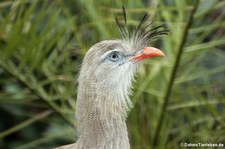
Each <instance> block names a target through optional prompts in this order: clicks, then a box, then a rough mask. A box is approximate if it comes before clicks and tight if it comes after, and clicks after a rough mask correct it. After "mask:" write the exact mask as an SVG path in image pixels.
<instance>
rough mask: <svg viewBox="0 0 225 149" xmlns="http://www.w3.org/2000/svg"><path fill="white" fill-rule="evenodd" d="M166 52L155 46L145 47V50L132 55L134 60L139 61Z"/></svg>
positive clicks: (160, 55) (162, 54)
mask: <svg viewBox="0 0 225 149" xmlns="http://www.w3.org/2000/svg"><path fill="white" fill-rule="evenodd" d="M162 56H165V54H164V53H163V52H162V51H161V50H159V49H157V48H155V47H145V48H144V50H143V52H142V53H140V54H138V55H135V56H134V57H132V59H133V60H136V61H139V60H143V59H146V58H151V57H162Z"/></svg>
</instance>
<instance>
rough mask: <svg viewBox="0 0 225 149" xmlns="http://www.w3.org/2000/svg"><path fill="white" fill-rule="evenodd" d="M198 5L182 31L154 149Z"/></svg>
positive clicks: (154, 139) (197, 2)
mask: <svg viewBox="0 0 225 149" xmlns="http://www.w3.org/2000/svg"><path fill="white" fill-rule="evenodd" d="M198 4H199V0H196V1H195V4H194V6H193V9H192V11H191V14H190V17H189V19H188V22H187V25H186V27H185V29H184V33H183V36H182V38H181V43H180V45H179V47H178V52H177V56H176V60H175V62H174V65H173V68H172V72H171V75H170V79H169V83H168V86H167V90H166V92H165V95H164V98H163V105H162V109H161V113H160V117H159V121H158V125H157V128H156V131H155V134H154V136H153V142H152V145H153V148H155V147H156V146H157V145H158V141H159V136H160V133H161V130H162V126H163V123H164V119H165V116H166V113H167V112H166V109H167V106H168V104H169V100H170V95H171V91H172V88H173V84H174V80H175V78H176V73H177V70H178V67H179V64H180V60H181V56H182V54H183V52H184V50H183V49H184V46H185V43H186V40H187V37H188V30H189V28H190V27H191V25H192V21H193V18H194V14H195V12H196V10H197V8H198Z"/></svg>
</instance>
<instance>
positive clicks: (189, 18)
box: [0, 0, 225, 149]
mask: <svg viewBox="0 0 225 149" xmlns="http://www.w3.org/2000/svg"><path fill="white" fill-rule="evenodd" d="M122 5H125V7H126V9H127V15H128V24H129V25H130V26H134V25H137V24H138V22H139V20H140V19H141V16H142V15H143V14H144V13H148V14H150V16H151V20H149V22H150V21H153V24H155V25H159V24H162V23H166V24H167V25H168V26H169V28H170V34H169V35H168V36H167V37H163V38H162V40H160V41H157V42H154V43H152V44H153V45H154V46H156V47H158V48H161V49H163V50H164V51H165V53H166V55H167V57H166V58H164V59H154V60H147V61H145V64H144V65H143V66H141V67H140V69H139V72H138V75H137V77H136V80H137V81H136V82H135V83H134V95H133V96H132V97H131V99H132V101H133V102H134V105H135V107H134V109H133V110H132V111H131V112H130V114H129V117H128V121H127V124H128V129H129V130H128V131H129V138H130V142H131V147H132V148H133V149H151V148H157V147H159V148H174V149H176V148H180V146H179V144H180V143H185V142H186V143H189V142H191V143H198V142H201V143H223V144H224V146H225V50H224V49H225V34H224V33H225V9H224V7H225V1H221V0H214V1H211V0H201V1H198V0H196V1H191V0H161V1H160V0H150V1H147V0H143V1H138V0H136V1H135V0H131V1H119V0H117V1H116V0H101V1H94V0H66V1H65V0H32V1H30V0H15V1H6V0H5V1H1V2H0V121H1V123H0V148H2V149H11V148H17V149H26V148H32V149H33V148H40V149H42V148H53V147H56V146H60V145H63V144H66V143H72V142H74V141H75V140H76V131H74V128H73V125H74V124H76V122H74V111H75V100H76V86H77V82H76V78H77V76H78V71H79V67H80V64H81V61H82V58H83V57H84V55H85V52H86V51H87V50H88V48H89V47H90V46H91V45H93V44H94V43H96V42H98V41H101V40H105V39H115V38H119V37H120V35H119V34H120V33H119V30H118V28H117V27H116V24H115V21H114V17H115V16H116V15H121V7H122Z"/></svg>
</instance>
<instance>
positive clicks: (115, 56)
mask: <svg viewBox="0 0 225 149" xmlns="http://www.w3.org/2000/svg"><path fill="white" fill-rule="evenodd" d="M119 59H120V55H119V53H117V52H113V53H111V54H110V55H109V60H110V61H113V62H116V61H118V60H119Z"/></svg>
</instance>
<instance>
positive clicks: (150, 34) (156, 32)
mask: <svg viewBox="0 0 225 149" xmlns="http://www.w3.org/2000/svg"><path fill="white" fill-rule="evenodd" d="M122 12H123V18H122V19H123V21H124V22H123V23H121V22H120V21H119V19H118V17H117V16H116V17H115V20H116V24H117V25H118V27H119V29H120V32H121V35H122V37H123V38H124V39H127V40H132V41H133V42H135V43H139V45H140V44H144V45H146V44H148V43H149V42H151V41H152V40H155V39H156V38H158V37H161V36H163V35H167V34H168V33H169V29H168V27H167V25H166V24H162V25H159V26H155V27H153V23H152V22H150V23H148V22H147V20H148V18H149V15H148V14H144V15H143V17H142V19H141V20H140V22H139V24H138V25H137V26H136V27H135V28H133V29H129V28H128V25H127V16H126V10H125V7H124V6H123V7H122Z"/></svg>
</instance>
